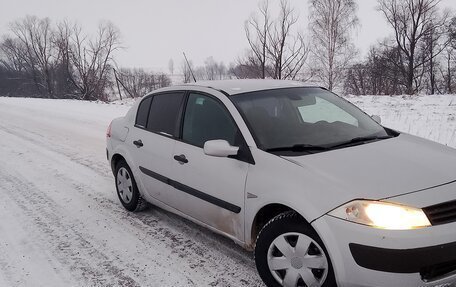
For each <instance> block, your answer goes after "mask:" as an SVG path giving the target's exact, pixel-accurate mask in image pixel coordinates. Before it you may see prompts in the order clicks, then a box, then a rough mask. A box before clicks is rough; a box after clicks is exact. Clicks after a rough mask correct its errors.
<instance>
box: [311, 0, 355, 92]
mask: <svg viewBox="0 0 456 287" xmlns="http://www.w3.org/2000/svg"><path fill="white" fill-rule="evenodd" d="M356 12H357V5H356V2H355V0H310V23H309V26H310V30H311V34H312V42H313V43H312V44H313V45H312V59H313V62H312V64H313V65H314V67H315V75H316V77H317V78H318V80H319V81H321V82H322V83H323V84H324V85H325V86H326V87H327V88H328V89H329V90H333V89H334V88H335V87H337V86H339V85H340V84H341V83H342V82H343V80H344V75H345V71H346V69H347V68H348V66H349V64H350V63H351V62H352V60H353V59H354V57H355V55H356V51H355V48H354V45H353V43H352V41H351V33H352V31H353V30H354V28H356V27H357V25H358V17H357V16H356Z"/></svg>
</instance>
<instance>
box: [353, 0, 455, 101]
mask: <svg viewBox="0 0 456 287" xmlns="http://www.w3.org/2000/svg"><path fill="white" fill-rule="evenodd" d="M378 2H379V6H378V10H379V12H381V13H382V14H383V15H384V17H385V19H386V20H387V22H388V24H389V26H390V27H391V30H392V31H393V36H392V38H387V39H385V40H384V41H383V42H382V43H380V44H378V45H376V46H374V47H372V48H371V50H370V51H369V53H368V55H367V57H366V59H365V60H364V61H363V62H360V63H356V64H354V65H352V66H351V67H350V68H349V69H348V71H347V75H346V81H345V92H346V93H350V94H355V95H360V94H386V95H391V94H404V93H406V94H410V95H412V94H416V93H427V94H435V93H453V92H454V91H455V88H456V77H455V73H456V69H455V68H456V62H455V61H456V17H454V16H453V17H452V16H451V15H450V12H449V11H442V10H441V9H439V4H440V0H379V1H378Z"/></svg>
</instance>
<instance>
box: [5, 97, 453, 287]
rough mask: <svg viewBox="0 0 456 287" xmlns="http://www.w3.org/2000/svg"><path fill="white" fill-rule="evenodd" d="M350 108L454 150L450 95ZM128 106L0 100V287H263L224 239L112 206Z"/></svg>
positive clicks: (244, 255)
mask: <svg viewBox="0 0 456 287" xmlns="http://www.w3.org/2000/svg"><path fill="white" fill-rule="evenodd" d="M349 100H351V101H352V102H354V103H355V104H357V105H359V106H360V107H362V108H363V109H365V110H366V111H367V112H368V113H369V114H377V115H380V116H381V117H382V119H383V123H384V124H385V125H386V126H388V127H391V128H395V129H398V130H400V131H404V132H408V133H411V134H416V135H419V136H423V137H426V138H429V139H432V140H435V141H438V142H441V143H443V144H447V145H449V146H452V147H456V135H455V130H456V120H455V117H456V96H432V97H414V98H410V97H407V98H402V97H394V98H392V97H369V96H363V97H349ZM130 104H131V102H130V103H129V104H127V105H121V104H120V103H119V102H117V103H115V104H103V103H90V102H81V101H70V100H44V99H22V98H0V160H1V164H0V195H1V200H0V218H1V222H0V286H46V287H50V286H261V283H260V280H259V278H258V276H257V273H256V270H255V266H254V262H253V258H252V254H251V253H248V252H245V251H243V250H242V249H241V248H240V247H238V246H236V245H235V244H234V243H232V242H230V241H229V240H226V239H224V238H222V237H221V236H218V235H215V234H213V233H211V232H209V231H207V230H205V229H203V228H200V227H197V226H196V225H194V224H192V223H190V222H188V221H185V220H182V219H180V218H178V217H177V216H174V215H172V214H169V213H167V212H164V211H162V210H159V209H156V208H151V209H149V210H147V211H145V212H141V213H134V214H132V213H128V212H126V211H125V210H124V209H123V208H122V207H121V205H120V204H119V203H118V200H117V198H116V194H115V187H114V182H113V177H112V174H111V172H110V169H109V166H108V164H107V162H106V155H105V131H106V127H107V126H108V124H109V122H110V120H111V119H112V118H114V117H117V116H121V115H123V114H125V113H126V111H127V110H128V108H129V105H130Z"/></svg>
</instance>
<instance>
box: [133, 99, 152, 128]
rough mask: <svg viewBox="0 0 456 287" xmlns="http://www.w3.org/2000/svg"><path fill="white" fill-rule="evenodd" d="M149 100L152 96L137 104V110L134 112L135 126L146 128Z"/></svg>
mask: <svg viewBox="0 0 456 287" xmlns="http://www.w3.org/2000/svg"><path fill="white" fill-rule="evenodd" d="M151 101H152V97H148V98H146V99H144V100H143V101H142V102H141V103H140V104H139V107H138V112H137V114H136V126H138V127H140V128H146V124H147V116H148V115H149V108H150V102H151Z"/></svg>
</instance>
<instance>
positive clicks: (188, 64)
mask: <svg viewBox="0 0 456 287" xmlns="http://www.w3.org/2000/svg"><path fill="white" fill-rule="evenodd" d="M182 54H184V58H185V62H187V66H188V69H189V70H190V73H191V74H192V77H193V81H195V83H196V78H195V75H194V74H193V71H192V67H190V63H189V62H188V60H187V56H185V53H184V52H182Z"/></svg>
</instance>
